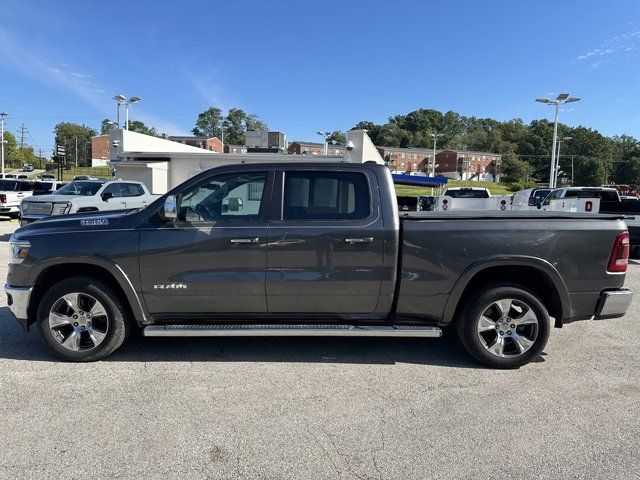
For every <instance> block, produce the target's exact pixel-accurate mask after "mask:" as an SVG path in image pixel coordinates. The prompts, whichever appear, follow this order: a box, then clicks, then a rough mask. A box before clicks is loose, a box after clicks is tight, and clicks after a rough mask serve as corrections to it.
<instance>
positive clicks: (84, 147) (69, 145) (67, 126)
mask: <svg viewBox="0 0 640 480" xmlns="http://www.w3.org/2000/svg"><path fill="white" fill-rule="evenodd" d="M54 133H55V142H56V145H64V146H65V147H66V161H67V164H72V163H74V162H75V159H76V144H77V145H78V152H77V153H78V157H77V158H78V165H81V166H87V165H91V137H93V136H95V135H97V134H98V132H96V131H95V130H94V129H93V128H91V127H87V126H86V125H78V124H77V123H71V122H60V123H58V124H57V125H56V126H55V127H54ZM76 140H77V143H76Z"/></svg>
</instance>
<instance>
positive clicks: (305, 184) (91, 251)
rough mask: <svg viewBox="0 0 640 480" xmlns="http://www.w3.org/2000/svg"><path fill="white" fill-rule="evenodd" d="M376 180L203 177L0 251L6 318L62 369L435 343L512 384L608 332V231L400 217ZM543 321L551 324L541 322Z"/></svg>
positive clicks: (473, 217) (611, 269)
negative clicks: (170, 339) (163, 341)
mask: <svg viewBox="0 0 640 480" xmlns="http://www.w3.org/2000/svg"><path fill="white" fill-rule="evenodd" d="M392 182H393V181H392V177H391V174H390V172H389V170H388V169H387V168H386V167H385V166H382V165H377V164H350V163H300V164H292V163H280V164H277V163H276V164H243V165H227V166H223V167H219V168H214V169H211V170H208V171H205V172H202V173H201V174H199V175H197V176H195V177H193V178H191V179H189V180H187V181H186V182H184V183H183V184H181V185H179V186H177V187H176V188H174V189H173V190H171V191H169V192H168V193H167V194H165V195H163V196H162V197H161V198H159V199H157V200H156V201H155V202H153V203H152V204H151V205H150V206H148V207H147V208H145V209H141V210H139V211H133V212H127V213H125V212H117V213H116V212H97V213H82V214H75V215H66V216H60V217H50V218H47V219H43V220H41V221H38V222H35V223H32V224H29V225H27V226H24V227H22V228H20V229H18V230H17V231H16V232H15V233H14V234H13V236H12V237H11V239H10V243H11V252H12V258H11V264H10V266H9V270H8V276H7V285H6V287H5V289H6V293H7V295H8V304H9V306H10V308H11V311H12V312H13V313H14V315H15V317H16V318H17V319H18V321H19V322H20V323H21V324H22V325H23V327H24V328H27V329H29V328H30V327H33V326H35V328H37V330H39V331H40V333H41V335H42V337H43V338H44V340H45V342H46V344H47V345H48V346H49V347H51V349H52V350H53V351H54V352H55V353H57V354H58V355H60V356H61V357H63V358H65V359H67V360H72V361H88V360H97V359H100V358H103V357H105V356H107V355H109V354H110V353H112V352H113V351H115V350H116V349H117V348H118V347H119V346H120V345H121V344H122V342H123V341H124V340H125V338H126V337H127V334H128V333H129V332H130V331H131V330H133V329H141V330H142V332H143V334H144V335H145V336H176V337H177V336H389V337H439V336H441V335H442V332H443V330H444V329H445V328H448V327H450V329H451V330H454V331H457V333H458V335H459V336H460V339H461V340H462V343H463V344H464V346H465V347H466V349H467V350H468V351H469V353H470V354H471V355H473V357H475V358H476V359H477V360H479V361H480V362H482V363H484V364H486V365H490V366H492V367H501V368H512V367H518V366H520V365H523V364H526V363H527V362H529V361H531V360H532V359H534V358H536V357H537V356H538V355H539V354H540V352H541V351H542V349H543V348H544V347H545V344H546V342H547V339H548V337H549V332H550V327H551V326H552V324H553V325H555V326H562V325H563V324H566V323H570V322H573V321H576V320H586V319H591V318H594V317H595V318H597V319H605V318H612V317H620V316H622V315H624V313H625V312H626V310H627V308H628V307H629V305H630V303H631V299H632V292H631V291H630V290H627V289H624V280H625V271H626V268H627V259H628V235H627V232H626V227H625V225H624V222H623V221H622V219H621V218H620V217H617V216H616V217H607V216H594V215H578V214H567V213H560V214H553V215H550V214H549V213H544V214H541V213H540V212H522V213H517V214H515V213H514V212H491V213H485V212H482V213H479V212H460V213H448V214H444V213H441V212H416V214H411V213H407V214H406V216H403V217H402V218H401V217H400V215H399V212H398V207H397V204H396V202H395V194H394V186H393V183H392ZM552 318H553V321H552Z"/></svg>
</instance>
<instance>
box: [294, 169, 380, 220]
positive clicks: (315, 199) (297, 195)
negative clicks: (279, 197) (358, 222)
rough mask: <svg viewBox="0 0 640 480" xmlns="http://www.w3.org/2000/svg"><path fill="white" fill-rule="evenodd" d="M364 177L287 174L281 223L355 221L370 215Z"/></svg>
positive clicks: (352, 174) (349, 174) (342, 174)
mask: <svg viewBox="0 0 640 480" xmlns="http://www.w3.org/2000/svg"><path fill="white" fill-rule="evenodd" d="M369 202H370V195H369V185H368V182H367V179H366V176H365V175H363V174H361V173H351V172H287V173H286V174H285V186H284V208H283V215H284V217H283V218H284V220H355V219H361V218H366V217H367V216H368V215H369V212H370V206H369Z"/></svg>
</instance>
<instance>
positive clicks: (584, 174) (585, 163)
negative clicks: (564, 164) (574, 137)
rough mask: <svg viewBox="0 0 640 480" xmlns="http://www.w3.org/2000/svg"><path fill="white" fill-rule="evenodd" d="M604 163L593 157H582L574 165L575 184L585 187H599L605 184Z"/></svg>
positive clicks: (605, 172)
mask: <svg viewBox="0 0 640 480" xmlns="http://www.w3.org/2000/svg"><path fill="white" fill-rule="evenodd" d="M606 181H607V171H606V168H605V162H603V161H602V160H601V159H599V158H595V157H582V158H580V161H578V162H576V165H575V182H574V183H575V184H576V185H580V186H585V187H599V186H602V185H604V184H605V183H606Z"/></svg>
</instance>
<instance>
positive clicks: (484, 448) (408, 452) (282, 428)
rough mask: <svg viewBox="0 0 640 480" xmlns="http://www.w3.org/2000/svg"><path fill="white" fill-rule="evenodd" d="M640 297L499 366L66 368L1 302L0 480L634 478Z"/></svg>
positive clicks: (274, 360)
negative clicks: (621, 314) (618, 313)
mask: <svg viewBox="0 0 640 480" xmlns="http://www.w3.org/2000/svg"><path fill="white" fill-rule="evenodd" d="M16 227H17V224H16V223H15V222H9V221H0V243H1V244H0V275H1V276H2V277H4V276H5V275H6V264H7V261H8V246H7V241H8V238H9V235H10V233H11V232H12V231H13V230H14V229H15V228H16ZM633 263H634V264H633V265H632V266H631V267H630V270H629V274H628V276H627V285H628V286H630V287H631V288H634V289H635V290H636V291H640V264H638V263H636V262H633ZM639 302H640V300H637V301H636V302H635V303H634V305H633V306H632V309H631V311H630V312H629V313H628V314H627V316H626V317H625V318H623V319H618V320H608V321H601V322H596V321H591V322H579V323H574V324H572V325H569V326H566V327H565V328H563V329H560V330H558V329H555V330H553V331H552V335H551V340H550V342H549V344H548V346H547V348H546V350H545V352H544V355H543V356H542V357H540V359H539V361H538V362H536V363H532V364H530V365H527V366H525V367H523V368H520V369H519V370H514V371H498V370H490V369H485V368H482V367H480V366H479V365H478V364H476V363H475V362H474V361H473V360H471V359H470V358H469V357H468V356H467V355H466V354H465V353H464V351H463V350H462V347H461V346H459V344H458V343H457V341H456V340H455V338H453V336H452V335H448V336H445V338H442V339H437V340H435V339H375V338H368V339H353V338H351V339H339V338H338V339H336V338H333V339H331V338H329V339H320V338H307V339H292V338H285V339H265V338H259V339H248V338H230V339H161V338H147V339H145V338H138V339H134V340H133V341H131V342H129V343H128V344H126V345H125V346H124V347H123V348H121V349H120V350H119V351H118V352H116V353H115V354H113V355H112V356H111V357H109V358H108V359H106V360H103V361H101V362H97V363H90V364H69V363H63V362H59V361H57V360H56V359H55V358H54V357H52V356H51V354H50V353H49V351H48V350H47V349H46V348H45V346H44V344H43V343H42V342H41V340H40V338H39V337H38V335H37V333H36V332H35V331H32V332H30V333H26V332H24V331H22V330H21V329H20V327H19V326H18V324H17V323H16V322H15V321H14V320H13V319H12V318H11V314H10V312H9V310H8V308H7V307H6V299H5V298H4V295H2V299H1V303H0V452H2V453H1V454H0V478H11V479H14V478H37V479H41V478H62V477H64V478H88V477H93V478H167V477H171V478H212V479H214V478H216V479H217V478H264V479H282V478H290V479H302V478H305V479H306V478H308V479H316V478H328V479H337V478H357V479H368V478H372V479H398V478H517V479H520V478H548V479H557V478H607V479H610V478H625V479H627V478H640V457H639V456H638V452H639V451H640V408H639V407H638V401H639V400H640V348H639V347H640V335H639V334H638V333H639V331H640V326H639V325H638V314H639V313H640V303H639Z"/></svg>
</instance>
